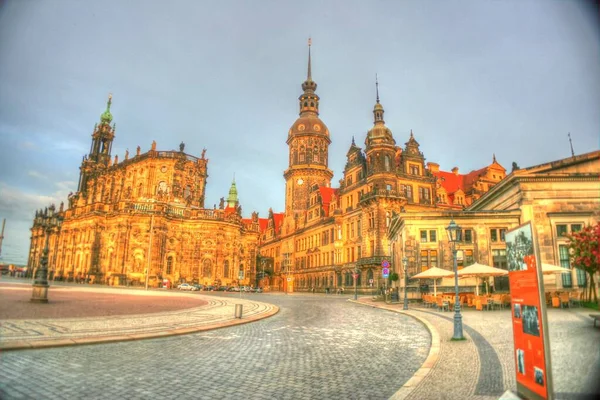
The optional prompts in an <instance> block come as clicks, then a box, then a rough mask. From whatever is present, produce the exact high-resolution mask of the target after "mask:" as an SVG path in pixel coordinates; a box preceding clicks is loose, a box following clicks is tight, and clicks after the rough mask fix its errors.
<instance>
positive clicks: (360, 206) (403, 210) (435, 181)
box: [260, 44, 600, 297]
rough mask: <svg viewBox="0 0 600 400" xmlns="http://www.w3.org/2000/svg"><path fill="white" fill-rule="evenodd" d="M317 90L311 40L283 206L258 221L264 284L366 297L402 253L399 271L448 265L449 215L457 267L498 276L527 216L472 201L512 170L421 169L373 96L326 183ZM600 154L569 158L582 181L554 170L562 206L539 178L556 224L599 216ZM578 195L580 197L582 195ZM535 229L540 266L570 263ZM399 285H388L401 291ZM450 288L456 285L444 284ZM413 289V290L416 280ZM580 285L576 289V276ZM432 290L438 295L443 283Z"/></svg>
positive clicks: (415, 146)
mask: <svg viewBox="0 0 600 400" xmlns="http://www.w3.org/2000/svg"><path fill="white" fill-rule="evenodd" d="M316 88H317V84H316V83H315V82H314V81H313V80H312V71H311V59H310V44H309V63H308V76H307V79H306V81H305V82H304V83H303V84H302V90H303V93H302V95H301V96H300V98H299V101H300V116H299V118H298V119H297V120H296V122H294V123H293V125H292V127H291V129H290V130H289V132H288V136H287V144H288V146H289V166H288V168H287V169H286V170H285V172H284V179H285V182H286V189H285V190H286V192H285V211H284V212H283V213H275V212H273V211H272V210H270V211H269V216H268V218H267V219H264V220H263V219H261V221H260V222H261V245H260V246H261V247H260V255H261V257H262V263H264V264H265V265H268V268H269V269H270V270H272V272H273V281H272V282H271V284H272V285H273V289H276V290H282V291H288V292H291V291H311V290H315V291H318V292H323V291H326V290H327V289H329V291H330V292H331V291H335V290H337V289H339V288H344V289H345V291H346V293H348V291H349V290H353V289H354V285H355V284H356V286H357V288H358V291H359V292H362V293H370V292H371V291H372V290H375V288H379V287H381V286H383V285H388V284H389V282H386V280H384V279H383V278H382V263H384V262H389V263H390V266H391V272H396V273H398V274H399V275H400V277H401V278H403V277H404V266H403V263H402V259H403V258H405V257H406V260H407V265H406V269H407V275H408V276H411V275H414V274H416V273H418V272H421V271H424V270H426V269H427V268H430V267H434V266H436V267H440V268H447V269H451V268H452V253H451V251H450V245H449V243H448V240H447V232H446V227H447V226H448V224H449V222H450V220H451V219H452V218H454V219H455V221H456V222H458V223H459V225H461V227H462V228H463V242H462V243H460V244H459V246H458V253H457V255H458V267H459V268H462V267H464V266H468V265H470V264H472V263H474V262H479V263H482V264H487V265H493V266H496V267H499V268H504V269H506V245H505V243H504V235H505V232H506V231H507V230H508V229H511V228H514V227H516V226H518V225H519V224H520V223H523V222H524V221H527V220H529V217H527V215H524V214H523V210H525V209H523V208H520V207H519V204H520V203H518V202H517V203H511V204H507V205H505V204H500V205H496V204H495V203H494V205H493V206H490V207H487V206H485V207H482V206H477V205H478V204H484V203H485V204H488V203H490V200H489V199H496V197H497V196H498V194H497V193H501V191H503V190H508V189H507V188H511V189H510V190H513V189H514V188H512V187H510V186H506V184H505V182H513V181H514V179H515V178H514V176H515V175H516V176H519V175H520V174H522V173H523V172H522V171H519V170H518V167H517V166H516V164H514V165H513V172H511V173H510V174H508V175H507V172H506V169H505V168H504V167H503V166H502V165H500V164H499V163H498V162H497V161H496V157H495V155H494V156H493V157H492V163H491V164H490V165H488V166H486V167H484V168H481V169H479V170H475V171H471V172H469V173H467V174H460V173H459V171H458V168H453V169H452V171H448V172H446V171H441V170H440V169H439V165H438V164H436V163H433V162H428V163H427V164H425V162H424V161H425V157H424V155H423V153H422V152H421V151H420V149H419V143H418V142H417V140H416V138H415V136H414V134H413V132H412V131H411V132H410V134H409V135H408V140H407V141H406V143H405V144H404V146H399V145H398V144H397V143H396V140H395V139H394V136H393V134H392V132H391V130H390V129H389V128H388V127H387V126H386V125H385V121H384V108H383V106H382V104H381V102H380V99H379V91H378V90H377V91H376V92H377V96H376V103H375V107H374V109H373V117H374V122H373V127H372V128H371V129H370V130H369V131H368V133H367V135H366V138H365V141H364V145H365V147H364V149H361V148H360V147H358V146H357V145H356V143H355V141H354V138H352V142H351V145H350V148H349V150H348V152H347V161H346V165H345V168H344V174H343V178H342V179H341V180H340V182H339V185H338V186H337V187H333V186H332V184H331V178H332V176H333V172H332V171H331V170H330V169H329V168H328V147H329V144H330V143H331V134H330V132H329V130H328V128H327V126H326V125H325V124H324V123H323V121H322V120H321V119H320V118H319V101H320V98H319V96H317V95H316V93H315V91H316ZM377 89H378V88H377ZM580 157H583V156H580ZM598 158H599V155H598V152H596V153H592V156H590V157H587V158H585V159H586V160H587V161H586V162H587V164H586V165H587V167H584V166H583V164H585V163H583V162H582V161H580V162H578V165H579V168H580V169H582V171H579V173H581V172H583V171H584V170H585V172H586V173H587V175H586V176H585V178H582V177H574V175H577V174H578V173H577V170H576V169H568V168H565V169H564V173H566V175H565V174H564V173H563V172H559V175H560V174H563V176H562V178H561V179H562V182H563V183H561V185H563V186H564V185H567V186H568V187H569V190H570V191H572V193H573V194H569V193H567V192H564V193H563V192H561V194H560V196H567V198H569V196H571V200H570V201H567V203H568V204H565V202H564V201H562V200H560V201H558V202H556V203H553V197H554V196H557V193H558V192H556V191H553V189H552V188H554V187H557V186H556V185H557V183H553V182H555V181H554V180H552V179H550V180H548V182H549V183H548V184H547V185H546V186H547V187H545V189H544V190H545V191H544V192H543V193H544V194H543V195H544V197H543V198H544V199H545V200H544V201H542V203H544V204H556V205H557V206H556V207H550V208H551V209H552V213H553V214H552V215H554V216H555V217H554V219H556V220H557V221H558V220H562V219H564V220H569V221H571V220H572V221H575V222H574V224H575V226H576V227H577V226H580V225H581V224H588V223H592V222H593V221H597V220H598V219H599V218H600V212H599V211H598V210H600V207H599V205H600V204H599V200H598V196H597V194H598V187H597V182H598V181H599V178H600V162H597V161H598V160H597V159H598ZM592 160H593V162H592ZM556 163H557V162H555V163H552V165H555V164H556ZM562 164H564V165H568V164H569V163H568V161H564V162H563V163H562ZM562 164H561V165H562ZM573 172H576V173H575V174H573ZM565 182H568V184H567V183H565ZM593 184H596V192H595V194H594V195H592V193H591V192H590V190H592V189H591V188H590V189H586V190H584V191H579V192H578V191H577V188H581V187H582V185H587V186H590V185H593ZM567 186H565V187H567ZM561 187H562V186H561ZM575 193H579V194H580V195H581V196H583V197H581V196H580V197H581V199H579V198H577V197H576V195H575ZM494 196H496V197H494ZM529 196H532V197H535V196H536V195H535V194H534V193H533V192H529V194H527V195H526V197H529ZM594 196H595V197H594ZM576 198H577V199H576ZM481 201H484V203H481ZM518 201H524V200H523V199H519V200H518ZM573 203H578V205H577V208H576V210H578V213H579V214H577V215H576V214H574V212H575V211H574V210H571V208H572V207H573V206H572V204H573ZM490 204H492V203H490ZM569 204H570V205H569ZM561 218H562V219H561ZM565 218H566V219H565ZM573 218H574V219H573ZM546 222H547V221H546V220H544V223H546ZM557 223H558V222H557ZM578 224H579V225H578ZM567 226H570V225H569V224H567ZM561 227H562V225H561ZM541 230H542V232H541V234H540V235H539V236H540V238H541V239H540V240H542V241H543V242H542V245H543V246H544V247H543V249H545V248H547V249H549V250H548V252H547V253H544V252H543V254H545V255H544V256H543V261H544V262H549V263H553V264H557V265H562V266H564V267H569V268H570V264H569V261H568V257H567V258H566V259H565V256H564V254H563V253H564V241H565V239H561V238H558V239H556V238H555V237H553V236H552V234H551V232H546V233H548V234H547V235H544V232H543V231H544V230H545V228H542V229H541ZM553 240H554V241H553ZM556 240H558V241H556ZM548 243H550V244H548ZM553 243H559V245H557V246H555V245H554V244H553ZM560 246H562V247H560ZM560 252H563V253H560ZM561 254H562V255H561ZM573 275H574V277H573V279H575V278H577V279H580V280H581V279H584V278H585V277H584V276H583V278H582V277H581V276H580V275H581V274H578V275H577V277H575V272H574V273H573ZM548 279H550V280H553V279H554V281H553V282H554V283H555V284H557V286H560V282H558V283H556V282H555V277H554V276H551V277H548ZM401 281H402V279H401V280H400V281H398V282H397V283H392V285H393V286H398V285H399V284H400V282H401ZM447 283H448V285H449V286H450V285H453V282H450V281H448V282H447ZM494 283H495V284H496V287H497V289H507V280H506V279H505V278H498V279H496V281H495V282H494ZM548 283H552V282H548ZM410 284H411V285H412V286H415V289H417V288H418V284H419V282H411V283H410ZM567 284H568V282H567ZM577 284H579V285H581V284H583V283H582V282H580V281H577V283H576V284H575V285H577ZM474 285H475V280H473V279H472V280H469V279H464V280H461V286H463V288H462V289H461V290H472V289H473V286H474ZM441 286H442V288H443V284H442V285H441ZM416 292H418V291H416V290H415V291H413V294H415V293H416ZM411 297H412V296H411Z"/></svg>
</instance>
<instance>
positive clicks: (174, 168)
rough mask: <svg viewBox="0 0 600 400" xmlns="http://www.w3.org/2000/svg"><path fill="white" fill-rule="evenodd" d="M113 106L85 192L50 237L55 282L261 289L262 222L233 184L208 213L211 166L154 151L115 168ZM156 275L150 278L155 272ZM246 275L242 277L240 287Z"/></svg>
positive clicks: (84, 173)
mask: <svg viewBox="0 0 600 400" xmlns="http://www.w3.org/2000/svg"><path fill="white" fill-rule="evenodd" d="M111 102H112V99H111V97H109V99H108V104H107V107H106V111H105V112H104V113H103V114H102V115H101V117H100V123H99V124H97V125H96V126H95V127H94V131H93V133H92V144H91V147H90V152H89V154H88V155H86V156H84V157H83V161H82V163H81V167H80V176H79V185H78V188H77V191H76V192H75V193H71V194H70V195H69V198H68V204H67V206H66V207H65V206H64V204H61V205H60V208H59V210H58V215H59V218H60V220H61V224H60V227H59V228H56V229H55V230H54V231H53V232H52V233H51V234H50V237H49V274H50V279H64V280H72V279H80V278H82V277H85V278H90V279H91V280H92V281H96V282H103V283H110V284H144V283H145V280H146V276H147V277H148V281H149V282H150V284H151V285H152V286H157V285H158V284H159V283H160V282H163V280H165V279H166V280H169V281H170V282H171V283H176V282H181V281H187V282H197V283H201V284H211V285H230V284H238V283H241V284H246V285H247V284H251V283H253V282H254V280H255V272H256V255H257V245H258V236H259V222H258V215H257V214H256V213H254V214H253V216H252V218H250V219H244V218H242V217H241V206H240V205H239V201H238V196H237V188H236V185H235V181H234V182H233V183H232V185H231V189H230V191H229V196H228V198H227V201H226V202H225V199H224V198H222V199H221V204H220V205H219V208H217V207H216V205H215V206H214V207H213V208H205V206H204V202H205V189H206V179H207V177H208V169H207V168H208V159H207V158H206V157H205V152H206V150H204V151H203V152H202V155H201V157H195V156H192V155H189V154H186V153H185V152H184V150H185V145H184V143H181V144H180V146H179V151H176V150H172V151H161V150H157V145H156V143H155V142H152V145H151V148H150V150H149V151H147V152H145V153H142V152H141V148H140V147H139V146H138V147H137V151H136V154H135V155H133V156H131V157H130V156H129V152H128V151H127V152H126V153H125V158H124V160H122V161H119V158H118V156H116V155H115V156H114V158H112V155H111V148H112V144H113V140H114V138H115V124H112V125H111V122H112V119H113V117H112V114H111V112H110V107H111ZM47 212H48V211H47V210H45V211H42V210H40V211H38V212H36V218H35V220H34V224H33V227H32V229H31V232H32V236H31V246H30V252H29V259H28V266H29V270H30V271H32V270H34V269H35V268H37V267H38V265H39V259H40V257H41V254H42V250H43V247H44V239H45V231H44V228H43V226H42V225H41V223H40V222H41V220H42V219H41V218H40V217H42V216H43V215H44V214H45V213H47ZM148 271H149V272H148ZM240 271H243V277H244V279H242V280H241V281H240V280H239V277H240Z"/></svg>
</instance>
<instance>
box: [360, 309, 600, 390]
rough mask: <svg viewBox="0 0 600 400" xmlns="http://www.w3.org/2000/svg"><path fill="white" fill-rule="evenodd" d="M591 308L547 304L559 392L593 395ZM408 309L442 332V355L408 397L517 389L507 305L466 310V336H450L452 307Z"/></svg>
mask: <svg viewBox="0 0 600 400" xmlns="http://www.w3.org/2000/svg"><path fill="white" fill-rule="evenodd" d="M360 300H361V302H363V303H366V304H368V305H371V306H376V307H382V308H387V309H390V310H393V311H397V312H403V311H402V310H401V309H402V304H394V305H387V304H384V303H382V302H373V301H371V299H370V298H362V299H360ZM590 312H591V311H590V310H589V309H583V308H573V309H549V310H548V320H549V329H550V347H551V359H552V372H553V382H554V393H555V398H556V399H558V400H560V399H584V398H586V399H587V398H592V396H593V393H595V391H596V390H597V389H598V377H600V329H598V328H594V327H593V323H592V319H591V318H590V317H589V316H588V314H589V313H590ZM407 313H408V314H411V315H414V316H416V317H421V318H425V319H426V320H427V321H429V322H430V323H431V324H432V325H433V326H434V328H435V329H436V330H437V331H438V332H439V335H440V342H441V343H440V344H441V345H440V352H439V359H438V361H437V364H436V365H435V367H434V368H433V369H432V370H431V372H430V373H429V374H428V375H427V376H426V377H425V378H424V379H423V380H422V381H421V382H420V383H419V384H418V385H417V386H416V388H415V389H414V390H412V391H411V392H410V393H409V394H408V395H407V396H406V397H404V398H408V399H459V398H460V399H480V400H487V399H490V400H491V399H498V397H500V395H501V394H502V393H504V392H505V391H506V390H511V391H513V392H516V381H515V364H514V363H515V356H514V354H513V351H514V348H513V332H512V325H511V316H510V311H509V310H496V311H484V312H481V311H474V310H470V309H467V310H463V312H462V316H463V325H464V334H465V337H466V338H467V339H468V340H467V341H463V342H452V341H450V339H451V337H452V335H453V332H454V331H453V312H438V311H435V310H433V309H428V308H421V307H413V306H411V307H410V310H409V311H408V312H407Z"/></svg>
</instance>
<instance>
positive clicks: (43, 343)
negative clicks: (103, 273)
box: [0, 305, 279, 351]
mask: <svg viewBox="0 0 600 400" xmlns="http://www.w3.org/2000/svg"><path fill="white" fill-rule="evenodd" d="M271 306H272V307H273V308H272V309H271V310H269V311H267V312H264V313H261V314H258V315H256V314H255V315H252V316H249V317H246V318H241V319H238V318H235V319H232V320H228V321H224V322H219V323H215V324H209V325H204V326H199V327H193V328H178V329H168V330H164V331H159V332H147V333H136V334H131V335H112V336H97V337H93V336H90V337H82V338H70V339H64V338H56V339H48V340H39V341H26V340H21V341H19V340H15V341H12V342H10V343H0V351H13V350H26V349H45V348H51V347H64V346H77V345H87V344H101V343H114V342H126V341H130V340H143V339H156V338H162V337H168V336H177V335H186V334H188V333H197V332H204V331H210V330H215V329H221V328H227V327H230V326H234V325H242V324H247V323H250V322H255V321H259V320H261V319H265V318H269V317H272V316H273V315H275V314H277V313H278V312H279V307H277V306H274V305H271Z"/></svg>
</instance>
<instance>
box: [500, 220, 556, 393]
mask: <svg viewBox="0 0 600 400" xmlns="http://www.w3.org/2000/svg"><path fill="white" fill-rule="evenodd" d="M506 256H507V260H508V269H509V272H508V279H509V283H510V295H511V304H512V326H513V337H514V355H515V371H516V374H517V392H518V393H519V395H521V396H523V397H525V398H527V399H552V397H553V396H552V394H553V393H552V368H551V362H550V343H549V336H548V325H547V317H546V301H545V294H544V278H543V274H542V271H541V262H539V260H540V257H539V250H538V248H537V237H536V235H535V232H533V229H532V226H531V223H530V222H528V223H526V224H524V225H521V226H519V227H517V228H515V229H513V230H511V231H509V232H507V233H506Z"/></svg>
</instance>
